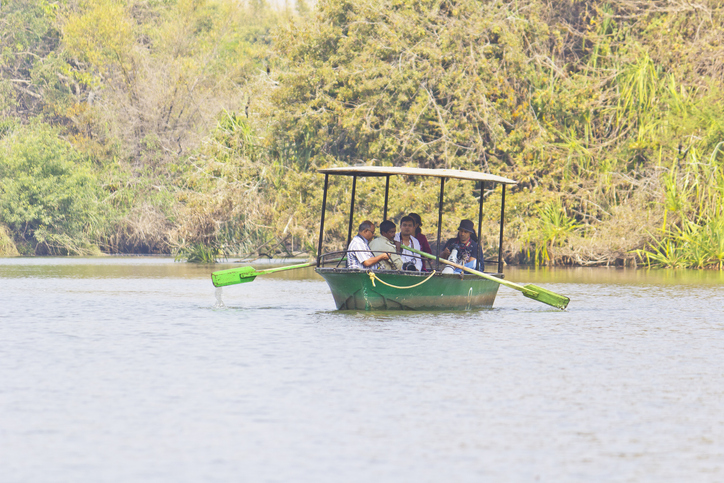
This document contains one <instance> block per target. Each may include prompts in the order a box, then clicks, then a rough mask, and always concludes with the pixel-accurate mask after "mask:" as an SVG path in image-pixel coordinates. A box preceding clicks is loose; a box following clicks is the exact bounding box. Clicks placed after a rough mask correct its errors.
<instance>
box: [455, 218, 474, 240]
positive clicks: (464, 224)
mask: <svg viewBox="0 0 724 483" xmlns="http://www.w3.org/2000/svg"><path fill="white" fill-rule="evenodd" d="M473 233H475V226H474V225H473V222H472V221H470V220H462V221H461V222H460V226H458V238H459V239H460V241H461V242H463V243H467V241H468V240H469V239H470V236H471V235H472V234H473Z"/></svg>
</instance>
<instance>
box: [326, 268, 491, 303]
mask: <svg viewBox="0 0 724 483" xmlns="http://www.w3.org/2000/svg"><path fill="white" fill-rule="evenodd" d="M316 272H317V273H318V274H319V275H321V276H322V277H323V278H324V280H326V281H327V284H328V285H329V288H330V290H331V291H332V296H333V297H334V302H335V304H336V305H337V309H339V310H439V309H446V310H470V309H472V308H490V307H492V306H493V302H495V296H496V294H497V293H498V287H499V286H500V285H499V284H497V283H495V282H491V281H490V280H485V279H483V278H480V277H477V276H475V275H464V276H462V277H461V276H460V275H457V274H443V273H435V274H430V273H424V272H417V273H404V272H397V271H381V270H378V271H375V272H371V271H369V270H364V271H362V270H348V269H346V268H344V269H338V268H317V269H316ZM370 273H373V274H374V278H371V277H370ZM408 287H411V288H408Z"/></svg>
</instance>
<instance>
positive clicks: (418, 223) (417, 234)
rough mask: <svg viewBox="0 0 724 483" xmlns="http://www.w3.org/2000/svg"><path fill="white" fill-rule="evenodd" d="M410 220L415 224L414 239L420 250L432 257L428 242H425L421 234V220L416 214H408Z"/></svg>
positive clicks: (425, 239) (425, 238) (424, 237)
mask: <svg viewBox="0 0 724 483" xmlns="http://www.w3.org/2000/svg"><path fill="white" fill-rule="evenodd" d="M407 216H409V217H410V218H412V220H413V221H414V222H415V238H416V239H417V241H419V242H420V250H422V251H423V252H425V253H429V254H430V255H432V249H431V248H430V242H428V241H427V237H426V236H425V235H423V234H422V228H420V227H421V226H422V218H420V215H418V214H417V213H410V214H409V215H407Z"/></svg>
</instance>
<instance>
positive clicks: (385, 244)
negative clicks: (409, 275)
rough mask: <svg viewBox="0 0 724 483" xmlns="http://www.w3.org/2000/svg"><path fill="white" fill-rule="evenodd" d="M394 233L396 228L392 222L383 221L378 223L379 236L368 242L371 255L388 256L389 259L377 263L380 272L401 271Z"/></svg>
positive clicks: (400, 261)
mask: <svg viewBox="0 0 724 483" xmlns="http://www.w3.org/2000/svg"><path fill="white" fill-rule="evenodd" d="M396 231H397V226H396V225H395V224H394V223H393V222H391V221H389V220H385V221H383V222H382V223H380V236H378V237H377V238H375V239H374V240H372V241H371V242H370V249H371V250H372V254H373V255H380V254H382V253H387V254H388V255H389V256H390V258H389V259H387V260H381V261H380V262H379V268H380V269H381V270H402V258H400V255H398V254H397V247H396V246H395V243H394V241H395V232H396Z"/></svg>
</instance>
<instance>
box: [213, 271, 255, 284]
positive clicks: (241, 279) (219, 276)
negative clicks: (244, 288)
mask: <svg viewBox="0 0 724 483" xmlns="http://www.w3.org/2000/svg"><path fill="white" fill-rule="evenodd" d="M256 276H257V271H256V270H254V268H253V267H239V268H230V269H228V270H219V271H218V272H214V273H212V274H211V281H212V282H214V287H225V286H227V285H235V284H237V283H245V282H251V281H252V280H254V279H255V278H256Z"/></svg>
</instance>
